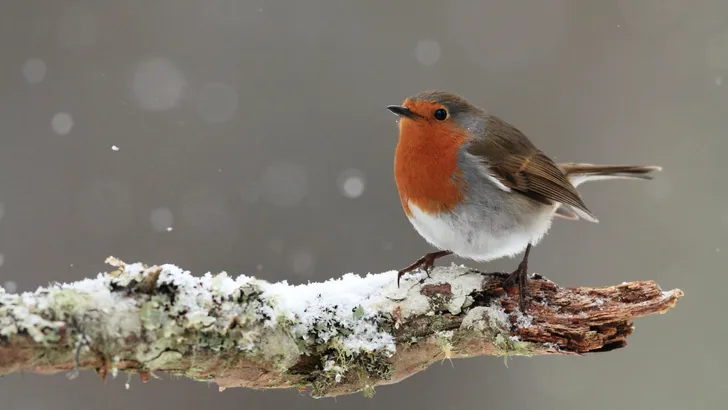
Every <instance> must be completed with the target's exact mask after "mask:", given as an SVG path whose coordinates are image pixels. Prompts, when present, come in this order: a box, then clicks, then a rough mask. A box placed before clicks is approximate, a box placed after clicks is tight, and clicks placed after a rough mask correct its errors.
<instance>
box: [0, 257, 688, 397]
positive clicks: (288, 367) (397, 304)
mask: <svg viewBox="0 0 728 410" xmlns="http://www.w3.org/2000/svg"><path fill="white" fill-rule="evenodd" d="M108 262H109V263H110V264H111V265H113V266H114V267H115V268H116V269H115V270H113V271H112V272H109V273H103V274H99V275H98V276H97V277H96V278H94V279H87V280H84V281H80V282H76V283H72V284H54V285H52V286H49V287H47V288H41V289H39V290H38V291H35V292H27V293H24V294H21V295H11V294H8V293H6V292H5V291H4V290H3V289H2V288H0V375H2V374H6V373H11V372H15V371H21V370H25V371H39V372H45V373H50V372H55V371H68V370H71V369H73V368H74V367H76V366H77V367H79V368H81V369H95V370H96V371H98V372H99V373H100V374H101V376H102V377H105V376H106V374H111V375H112V376H116V375H117V374H118V372H120V371H125V372H133V373H139V375H140V377H142V379H143V380H146V379H148V377H149V376H148V375H149V374H153V373H152V372H155V371H164V372H168V373H170V374H174V375H182V376H186V377H188V378H191V379H194V380H199V381H214V382H216V383H217V384H218V385H219V386H220V387H221V388H226V387H238V386H246V387H251V388H257V389H268V388H290V387H299V388H300V389H307V390H308V391H309V392H310V395H311V396H313V397H324V396H336V395H341V394H348V393H353V392H361V393H362V394H364V395H365V396H368V397H370V396H372V395H373V394H374V393H375V386H379V385H382V384H389V383H393V382H397V381H399V380H402V379H404V378H406V377H408V376H410V375H411V374H413V373H416V372H418V371H421V370H424V369H425V368H427V367H428V366H429V365H431V364H432V363H434V362H436V361H442V360H446V359H453V358H461V357H469V356H476V355H483V354H488V355H496V356H504V357H505V358H508V357H510V356H531V355H535V354H544V353H574V352H584V351H590V350H593V349H599V348H602V346H606V347H607V348H616V347H621V346H622V345H620V343H621V342H622V341H623V339H624V337H626V335H628V334H629V333H630V332H631V326H630V325H629V324H628V323H627V319H628V318H631V317H633V316H635V315H636V314H641V315H644V314H650V313H654V312H657V311H663V310H667V309H668V308H669V307H671V306H672V305H673V304H674V303H675V301H676V300H677V298H678V297H680V296H682V292H680V291H679V290H675V291H672V292H662V291H660V290H659V287H656V286H653V285H652V284H649V283H647V284H645V283H640V284H634V285H631V286H630V285H626V286H622V287H619V288H618V287H612V288H604V289H600V290H591V291H590V290H564V289H560V288H558V287H557V286H556V285H555V284H553V283H552V282H549V281H547V280H545V279H539V280H538V281H535V282H534V285H532V286H533V287H534V289H535V293H537V294H536V295H535V297H534V299H537V300H538V301H539V302H538V304H537V305H536V306H535V311H537V312H546V314H543V313H539V314H540V315H541V316H540V318H538V322H535V321H534V320H536V319H535V318H534V317H531V316H526V315H523V314H521V313H519V312H518V311H517V310H514V309H513V307H514V306H516V303H515V302H514V301H513V300H512V299H511V298H510V296H508V295H507V294H505V293H504V290H503V289H502V287H501V285H500V282H499V280H498V279H497V278H496V279H492V280H491V279H486V277H485V276H483V275H481V274H480V273H478V272H474V271H471V270H469V269H467V268H465V267H456V266H450V267H449V268H438V269H435V271H433V272H432V274H431V277H426V275H424V273H421V274H418V273H415V274H413V275H410V276H409V277H408V278H406V279H405V281H404V284H403V286H402V287H401V288H398V287H396V284H395V281H394V280H393V277H394V276H395V272H389V273H385V274H379V275H370V276H367V277H364V278H362V277H358V276H352V275H345V276H344V277H343V278H341V279H339V280H335V281H328V282H324V283H314V284H309V285H303V286H299V287H294V286H290V285H288V284H286V283H278V284H270V283H268V282H265V281H262V280H258V279H255V278H250V277H242V276H241V277H238V278H236V279H232V278H230V277H229V276H228V275H227V274H226V273H224V272H223V273H220V274H218V275H214V276H213V275H210V274H206V275H204V276H202V277H193V276H192V275H190V274H189V273H188V272H184V271H182V270H181V269H179V268H177V267H175V266H172V265H163V266H151V267H148V266H144V265H142V264H131V265H129V264H124V263H123V262H121V261H119V260H117V259H113V258H112V259H109V260H108ZM418 275H419V277H418ZM408 282H409V283H408ZM413 283H414V284H413ZM534 289H532V291H533V290H534ZM589 292H591V293H589ZM584 295H598V298H599V300H600V305H599V309H600V310H599V311H598V312H596V313H594V315H593V317H589V316H588V314H589V312H592V311H591V310H588V309H591V307H589V306H592V305H591V304H590V303H591V302H590V301H589V299H588V297H586V299H585V296H584ZM536 296H537V297H536ZM593 297H596V296H593ZM549 300H552V301H553V302H554V303H553V306H558V307H559V308H558V312H557V311H556V310H554V309H553V308H552V307H550V306H549ZM629 303H633V304H635V305H634V306H630V305H629ZM572 305H576V306H585V307H581V308H580V309H582V310H578V309H576V308H570V306H572ZM568 309H572V310H574V311H573V312H571V313H564V312H565V311H568ZM605 309H612V310H611V311H610V310H605ZM584 312H586V313H584ZM609 312H611V313H609ZM634 312H637V313H634ZM565 314H569V315H571V316H564V315H565ZM608 314H611V315H612V316H611V319H609V318H610V316H609V315H608ZM585 315H587V316H585ZM556 317H558V318H557V319H555V318H556ZM564 317H566V318H569V317H572V318H574V319H573V320H572V321H571V322H569V321H568V320H565V319H564ZM589 320H591V321H592V322H593V323H595V325H594V326H590V325H589ZM550 321H552V322H553V323H552V322H550ZM564 335H569V337H565V336H564Z"/></svg>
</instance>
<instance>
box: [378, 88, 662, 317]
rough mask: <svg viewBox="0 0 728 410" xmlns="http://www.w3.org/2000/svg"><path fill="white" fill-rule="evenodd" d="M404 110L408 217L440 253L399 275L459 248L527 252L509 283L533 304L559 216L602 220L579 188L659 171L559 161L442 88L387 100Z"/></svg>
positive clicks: (402, 186) (489, 256)
mask: <svg viewBox="0 0 728 410" xmlns="http://www.w3.org/2000/svg"><path fill="white" fill-rule="evenodd" d="M387 109H388V110H389V111H391V112H392V113H393V114H395V115H396V116H398V117H399V118H398V127H399V139H398V141H397V145H396V148H395V151H394V180H395V183H396V187H397V191H398V193H399V198H400V202H401V205H402V209H403V210H404V213H405V215H406V216H407V218H408V220H409V222H410V223H411V225H412V226H413V227H414V229H415V230H416V231H417V233H418V234H419V235H420V236H421V237H422V238H424V239H425V240H426V241H427V242H428V243H429V244H430V245H431V246H433V247H434V248H435V249H437V251H434V252H429V253H427V254H425V255H424V256H422V257H421V258H419V259H418V260H417V261H415V262H414V263H412V264H411V265H409V266H407V267H405V268H403V269H400V270H399V271H398V275H397V286H398V287H399V285H400V278H401V277H402V276H403V275H405V274H407V273H409V272H412V271H415V270H417V269H419V268H422V269H423V270H424V271H425V272H426V273H427V276H428V277H429V276H430V272H431V270H432V269H433V267H434V264H435V261H436V260H437V259H439V258H442V257H444V256H448V255H455V256H458V257H461V258H464V259H469V260H473V261H476V262H488V261H492V260H496V259H499V258H504V257H509V258H513V257H515V256H516V255H518V254H520V253H521V252H523V258H522V259H521V261H520V263H519V264H518V266H517V268H516V269H515V270H514V271H513V272H511V273H510V274H508V276H507V278H506V279H505V280H504V281H503V287H504V288H507V289H511V288H512V287H513V286H517V287H518V307H519V309H520V310H521V311H522V312H525V311H526V289H525V288H526V284H527V276H528V274H527V269H528V258H529V255H530V252H531V248H532V247H534V246H536V245H537V244H538V243H539V242H540V241H541V240H542V239H543V238H544V236H545V235H546V234H547V232H548V231H549V229H550V227H551V225H552V222H553V220H554V219H556V218H559V219H565V220H572V221H575V220H586V221H589V222H593V223H598V222H599V221H598V219H597V218H596V217H595V216H594V214H593V213H592V212H591V211H590V210H589V208H587V206H586V205H585V203H584V201H583V200H582V197H581V195H580V193H579V191H578V190H577V187H578V186H579V185H580V184H582V183H584V182H590V181H600V180H610V179H643V180H650V179H653V176H652V175H651V174H652V173H653V172H659V171H661V170H662V168H661V167H659V166H652V165H597V164H590V163H578V162H563V163H556V162H554V161H553V160H552V159H551V158H550V157H549V156H547V155H546V154H545V153H544V152H543V151H542V150H540V149H539V148H537V147H536V146H535V145H534V144H533V143H532V142H531V140H530V139H529V138H528V137H527V136H526V135H525V134H524V133H523V132H521V131H520V130H519V129H517V128H516V127H515V126H513V125H511V124H510V123H509V122H507V121H505V120H504V119H502V118H500V117H498V116H496V115H494V114H492V113H490V112H488V111H486V110H484V109H482V108H480V107H478V106H476V105H474V104H472V103H470V102H469V101H468V100H466V99H465V98H464V97H462V96H460V95H458V94H455V93H452V92H448V91H442V90H425V91H420V92H418V93H416V94H413V95H410V96H409V97H406V98H405V99H404V101H403V102H402V104H399V105H388V106H387Z"/></svg>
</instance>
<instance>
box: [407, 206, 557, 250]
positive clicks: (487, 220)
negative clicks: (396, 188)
mask: <svg viewBox="0 0 728 410" xmlns="http://www.w3.org/2000/svg"><path fill="white" fill-rule="evenodd" d="M409 208H410V211H411V214H412V216H410V217H409V220H410V222H411V223H412V225H413V226H414V228H415V229H416V230H417V232H418V233H419V234H420V235H421V236H422V237H423V238H425V240H427V242H429V243H430V244H431V245H433V246H435V247H437V248H439V249H442V250H449V251H452V252H453V253H455V254H456V255H458V256H460V257H463V258H467V259H472V260H475V261H481V262H485V261H490V260H494V259H499V258H502V257H506V256H508V257H513V256H515V255H517V254H519V253H521V252H523V251H524V250H525V249H526V246H528V244H529V243H531V244H532V245H536V244H537V243H538V242H539V241H540V240H541V238H543V236H544V235H545V234H546V232H547V231H548V230H549V228H550V226H551V220H552V218H553V212H552V213H541V212H539V213H531V214H530V215H521V217H520V218H518V219H516V218H514V217H512V216H510V215H504V214H498V215H496V214H495V213H493V212H487V211H484V210H482V209H475V208H472V207H471V208H469V209H468V208H461V209H459V210H456V211H455V212H451V213H442V214H439V215H430V214H427V213H425V212H423V211H422V210H421V209H419V208H417V206H416V205H414V204H413V203H411V202H410V203H409ZM554 210H555V208H554Z"/></svg>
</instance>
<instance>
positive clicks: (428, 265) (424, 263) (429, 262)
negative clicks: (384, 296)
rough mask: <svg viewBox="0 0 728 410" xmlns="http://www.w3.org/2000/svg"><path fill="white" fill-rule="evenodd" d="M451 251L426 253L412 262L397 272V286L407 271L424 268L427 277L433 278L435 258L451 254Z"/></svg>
mask: <svg viewBox="0 0 728 410" xmlns="http://www.w3.org/2000/svg"><path fill="white" fill-rule="evenodd" d="M451 253H452V252H450V251H439V252H430V253H428V254H425V255H424V256H423V257H421V258H420V259H417V260H416V261H415V263H413V264H411V265H410V266H408V267H406V268H404V269H400V271H399V272H397V287H399V280H400V278H402V276H404V274H405V273H409V272H412V271H414V270H417V269H422V270H424V271H425V274H427V277H428V278H431V276H430V272H432V269H433V268H434V267H435V260H437V259H438V258H441V257H443V256H447V255H450V254H451Z"/></svg>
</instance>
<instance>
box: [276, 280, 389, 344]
mask: <svg viewBox="0 0 728 410" xmlns="http://www.w3.org/2000/svg"><path fill="white" fill-rule="evenodd" d="M394 275H396V273H395V272H394V271H393V272H389V273H385V274H375V275H372V274H368V275H367V276H365V277H361V276H359V275H355V274H353V273H348V274H346V275H344V276H343V277H341V278H338V279H331V280H328V281H326V282H320V283H309V284H305V285H297V286H291V285H289V284H288V283H287V282H286V281H283V282H279V283H274V284H265V285H264V286H263V290H264V293H263V295H264V296H265V297H270V298H272V299H273V300H274V301H275V304H276V307H277V310H276V314H277V315H276V316H278V315H281V316H283V317H286V318H288V319H290V320H295V321H297V322H299V324H298V325H296V326H295V327H294V329H293V330H294V331H295V332H296V335H297V336H300V337H303V338H306V337H307V336H308V334H309V332H310V331H311V330H312V329H313V327H314V325H316V324H321V323H323V324H326V325H327V326H325V327H324V328H321V326H319V327H318V328H317V329H316V330H317V332H318V337H320V338H321V339H322V340H323V341H328V340H329V339H330V338H332V337H334V336H337V334H338V331H337V329H336V328H335V326H337V325H338V326H340V327H343V328H345V329H348V330H351V331H352V334H350V335H348V336H346V337H344V338H343V340H342V341H341V342H342V344H343V345H344V347H345V348H348V349H351V350H354V351H356V350H365V351H375V350H381V349H384V350H387V351H389V352H391V353H394V351H395V346H394V338H393V337H392V335H390V334H388V333H385V332H379V331H378V330H377V328H376V325H375V324H374V322H375V317H376V316H377V314H378V309H376V308H375V305H376V304H377V303H379V302H380V300H381V299H380V298H381V290H382V288H383V287H385V286H386V285H388V284H391V283H392V281H393V278H395V277H396V276H394ZM355 311H358V312H361V313H360V315H359V317H358V318H357V317H355V316H357V315H355ZM276 316H274V319H273V323H271V324H274V323H275V318H276ZM366 319H370V320H366Z"/></svg>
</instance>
